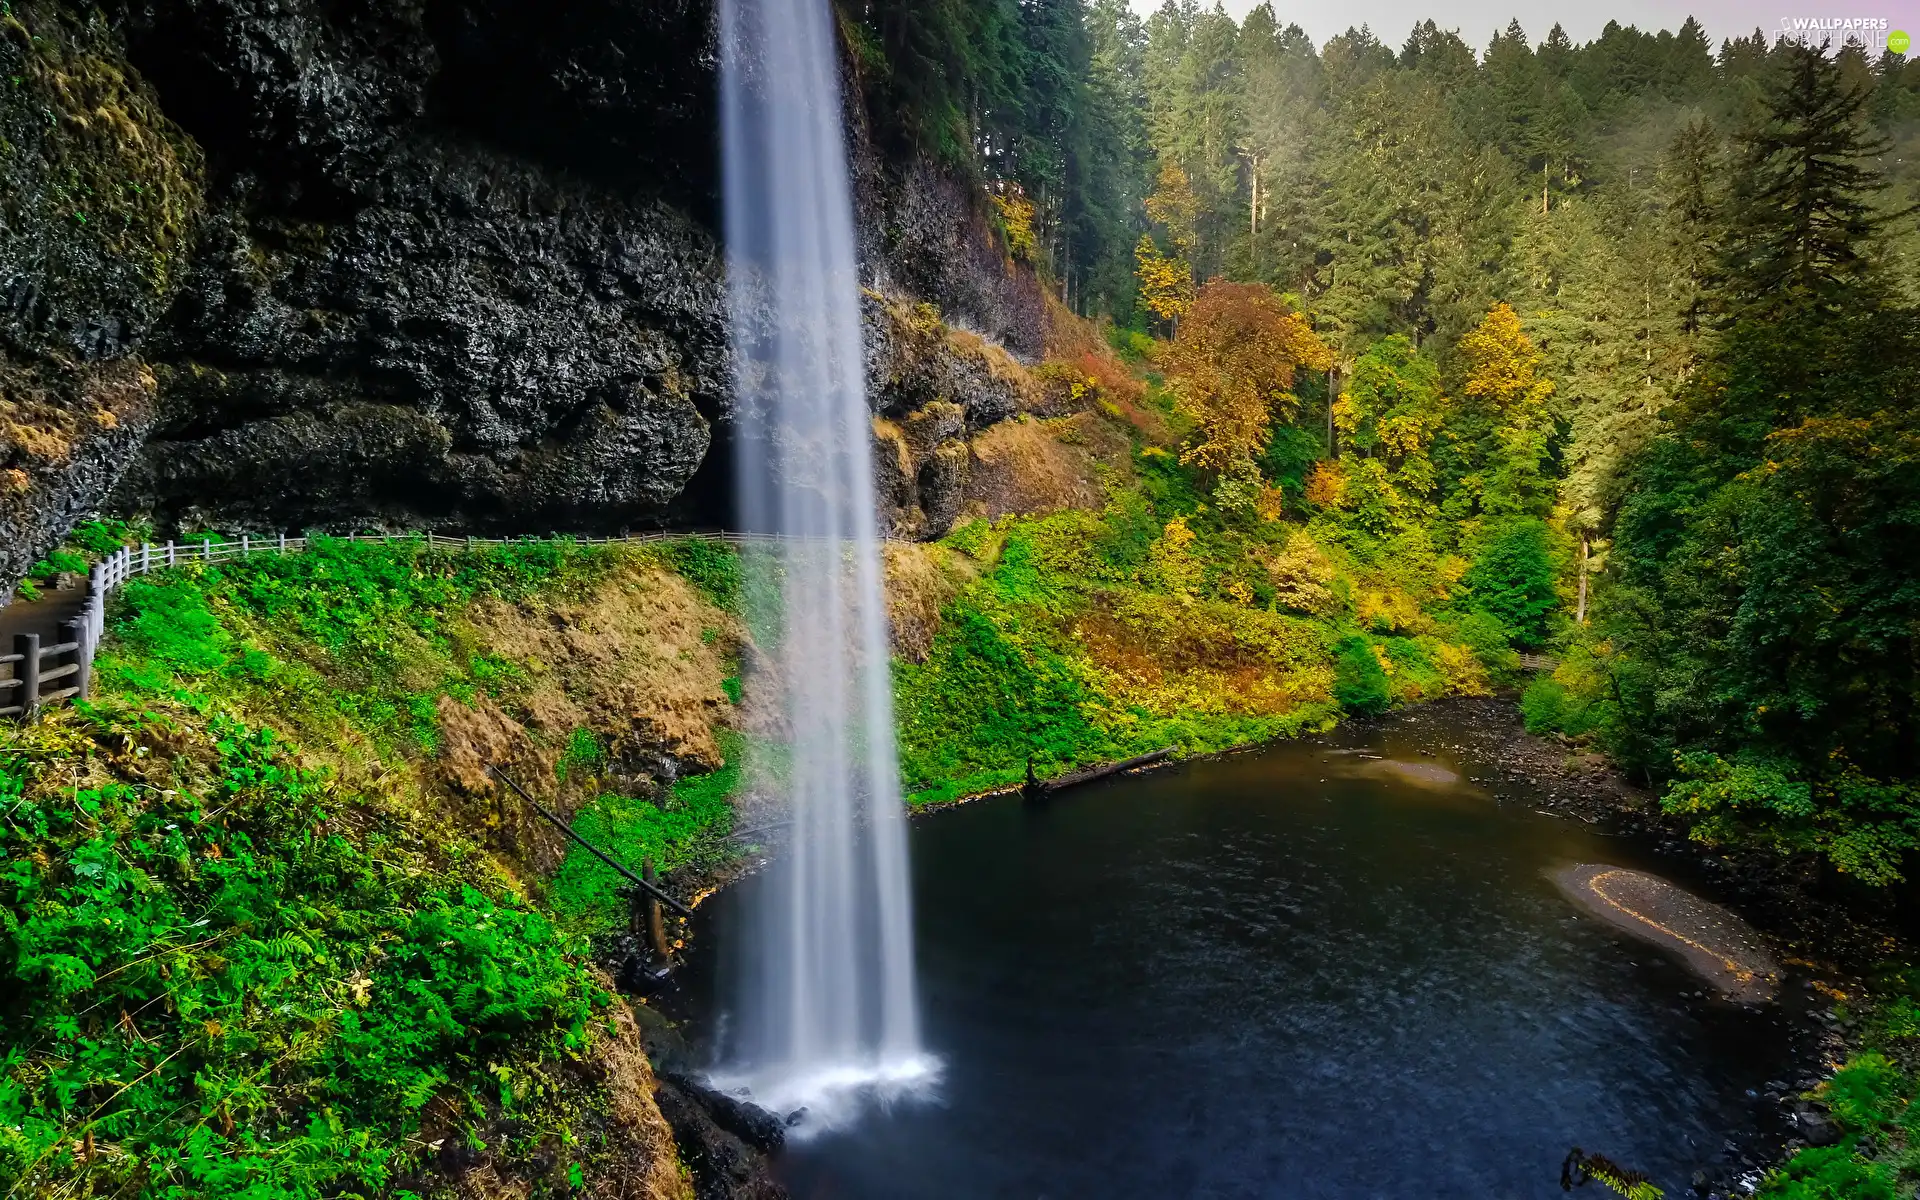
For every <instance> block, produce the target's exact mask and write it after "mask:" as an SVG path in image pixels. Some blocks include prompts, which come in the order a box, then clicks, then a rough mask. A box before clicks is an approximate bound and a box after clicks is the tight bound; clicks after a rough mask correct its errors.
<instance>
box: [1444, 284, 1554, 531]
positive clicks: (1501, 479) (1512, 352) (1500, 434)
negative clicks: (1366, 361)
mask: <svg viewBox="0 0 1920 1200" xmlns="http://www.w3.org/2000/svg"><path fill="white" fill-rule="evenodd" d="M1460 357H1461V359H1462V361H1464V362H1465V363H1466V367H1467V379H1466V388H1465V391H1466V394H1467V395H1468V396H1469V397H1471V398H1472V399H1475V400H1478V401H1479V402H1480V403H1482V404H1485V405H1486V406H1487V407H1488V408H1489V409H1490V410H1491V416H1492V418H1493V426H1494V429H1493V436H1494V442H1495V447H1494V450H1495V452H1494V453H1493V454H1492V455H1490V457H1489V460H1488V462H1487V464H1486V465H1487V475H1486V480H1485V484H1484V487H1483V490H1482V493H1481V503H1482V505H1483V506H1484V507H1485V508H1486V510H1487V511H1488V512H1493V513H1528V512H1533V513H1537V512H1540V511H1542V510H1543V507H1544V506H1545V505H1546V504H1547V503H1548V489H1547V486H1546V483H1545V481H1544V479H1543V478H1542V477H1541V473H1540V464H1541V462H1542V461H1543V460H1544V459H1545V458H1546V456H1547V426H1548V413H1547V401H1548V400H1549V399H1550V398H1551V397H1552V396H1553V381H1552V380H1550V379H1547V378H1545V377H1543V376H1542V375H1541V374H1540V353H1539V351H1538V350H1536V349H1534V345H1533V339H1531V338H1529V337H1528V336H1527V335H1526V331H1525V330H1523V329H1521V328H1520V316H1519V314H1518V313H1516V312H1514V311H1513V309H1512V308H1511V307H1510V306H1508V305H1506V304H1496V305H1495V306H1494V308H1493V311H1492V312H1489V313H1488V314H1487V316H1486V319H1485V320H1483V321H1481V322H1480V324H1479V326H1478V327H1477V328H1475V329H1474V330H1473V332H1471V333H1469V334H1467V336H1465V337H1463V338H1461V339H1460Z"/></svg>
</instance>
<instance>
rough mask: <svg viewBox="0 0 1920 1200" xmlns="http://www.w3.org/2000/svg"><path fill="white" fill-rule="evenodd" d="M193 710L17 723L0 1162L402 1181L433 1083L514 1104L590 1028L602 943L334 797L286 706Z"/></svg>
mask: <svg viewBox="0 0 1920 1200" xmlns="http://www.w3.org/2000/svg"><path fill="white" fill-rule="evenodd" d="M194 720H197V719H196V718H192V717H191V716H190V715H188V714H184V713H176V716H173V717H160V716H156V715H154V714H153V713H151V712H144V711H142V710H141V709H140V708H138V707H120V706H115V705H112V704H109V705H107V706H104V707H99V708H95V707H91V706H89V707H85V708H82V709H79V710H77V711H74V712H71V713H68V714H64V715H63V716H62V717H59V718H56V719H54V720H52V721H51V722H50V723H49V724H47V725H43V726H42V727H40V728H39V729H38V730H36V731H34V733H33V736H35V737H40V738H59V739H61V740H60V741H57V742H54V743H52V745H54V746H56V747H57V751H58V752H57V754H54V755H49V754H48V753H47V752H46V751H45V750H44V749H26V750H23V749H19V748H8V747H0V797H4V803H5V805H6V809H7V812H8V816H9V819H8V820H7V821H6V822H4V823H0V847H4V849H5V851H6V858H7V861H8V864H9V865H8V869H7V871H6V873H5V874H4V876H0V974H3V975H4V976H5V977H6V978H8V979H9V980H11V981H12V984H11V986H10V987H9V988H8V989H6V990H5V991H4V993H0V996H4V998H0V1017H4V1029H5V1035H4V1039H5V1057H4V1059H3V1060H0V1177H4V1178H7V1179H10V1180H14V1181H16V1182H20V1183H26V1184H27V1186H28V1187H29V1188H30V1189H32V1190H33V1193H34V1194H58V1193H60V1192H63V1191H73V1192H75V1193H76V1194H80V1192H81V1187H82V1181H83V1180H84V1181H85V1185H84V1186H85V1190H86V1191H87V1192H92V1193H95V1194H122V1195H130V1196H136V1195H137V1196H143V1197H153V1198H154V1200H160V1198H162V1197H178V1198H181V1200H185V1198H188V1197H209V1198H210V1197H215V1196H223V1197H224V1196H245V1197H249V1198H254V1200H319V1197H322V1196H340V1195H349V1194H366V1193H370V1192H379V1191H385V1190H387V1189H388V1188H390V1187H391V1185H392V1182H393V1180H394V1179H395V1178H396V1177H397V1176H399V1175H400V1174H402V1173H404V1172H406V1171H407V1170H409V1169H411V1167H413V1166H415V1165H418V1164H419V1162H420V1160H421V1156H422V1155H427V1154H431V1150H430V1149H428V1148H426V1147H424V1146H422V1145H421V1143H420V1142H419V1141H418V1139H417V1138H416V1137H415V1136H414V1135H415V1134H416V1132H417V1131H418V1130H419V1129H420V1128H421V1125H422V1121H423V1119H424V1116H425V1112H426V1109H427V1106H428V1105H429V1103H430V1102H433V1101H435V1100H436V1099H440V1100H441V1101H442V1104H443V1107H444V1110H445V1112H446V1113H449V1114H452V1115H453V1117H454V1120H455V1122H456V1127H458V1126H459V1125H460V1124H464V1123H465V1122H467V1121H470V1120H473V1119H474V1118H476V1117H482V1118H484V1116H485V1114H486V1112H487V1111H488V1107H489V1106H490V1105H494V1104H498V1105H500V1106H502V1107H507V1106H512V1105H515V1104H517V1103H518V1098H517V1097H515V1096H514V1095H513V1094H511V1093H504V1094H503V1093H502V1092H501V1088H500V1084H499V1079H500V1077H501V1072H508V1073H512V1072H514V1071H526V1070H531V1069H533V1068H534V1066H535V1064H536V1063H537V1060H540V1059H543V1058H552V1057H555V1056H560V1055H564V1054H567V1053H570V1052H578V1050H579V1049H581V1048H582V1047H583V1046H584V1045H585V1044H586V1042H587V1039H588V1037H589V1034H590V1025H591V1022H592V1021H593V1019H594V1013H595V1011H596V1009H597V1008H598V1007H599V1006H600V1005H601V1004H603V1003H604V1002H605V1001H606V999H607V997H606V995H605V994H604V993H603V992H601V991H600V990H599V989H598V988H597V987H596V986H595V985H594V983H593V980H592V977H591V975H590V974H589V971H588V967H587V965H586V963H585V961H584V958H583V956H582V951H583V950H584V947H583V946H581V945H580V944H578V943H577V942H575V941H573V940H571V939H569V938H566V937H563V936H561V935H560V934H559V933H558V932H557V931H556V930H555V928H554V927H553V926H552V925H551V924H550V923H549V922H548V921H547V920H546V919H545V918H544V917H542V916H541V915H539V914H538V913H536V912H534V911H532V910H530V909H528V908H527V907H526V906H525V905H524V904H521V903H519V902H516V901H513V900H511V899H508V898H506V897H504V896H501V895H498V894H489V892H488V891H486V890H483V889H482V885H481V883H480V881H479V880H478V879H476V878H463V877H462V876H460V875H459V874H456V873H454V872H452V871H450V870H449V869H448V868H447V867H446V866H445V865H435V859H434V858H433V857H429V856H428V855H426V854H424V853H423V852H422V851H423V847H422V845H421V842H420V839H418V838H416V837H413V836H412V835H411V834H410V833H409V832H408V831H407V830H405V829H403V828H398V827H394V826H390V825H388V824H386V823H385V822H384V821H382V820H381V819H380V818H377V817H375V816H373V815H372V814H371V813H370V812H368V811H365V810H357V809H356V810H354V811H352V812H350V813H349V814H345V815H346V816H347V819H346V820H341V819H340V818H341V817H342V815H343V814H342V813H341V812H340V811H339V810H340V809H341V808H342V807H343V806H344V807H346V808H349V809H353V808H354V806H353V804H352V802H351V800H350V799H348V798H344V797H340V796H337V795H336V794H335V785H334V783H333V781H331V780H330V779H329V778H328V777H327V776H326V775H324V774H322V773H319V772H315V771H311V770H306V769H303V768H301V767H300V766H299V765H298V764H297V763H296V762H295V761H294V759H293V756H292V754H291V753H290V752H289V748H288V747H287V746H285V745H284V744H283V743H282V742H281V741H280V740H279V739H278V738H276V737H275V736H274V735H273V734H272V733H271V732H270V731H268V730H264V729H251V728H248V727H246V726H243V725H240V724H237V723H235V722H232V721H228V720H224V719H220V718H215V719H213V720H212V721H211V722H210V723H209V724H208V725H207V727H206V729H205V730H204V731H202V730H201V729H200V728H198V727H197V726H196V725H195V724H193V723H192V722H193V721H194ZM159 745H165V746H167V747H169V753H168V754H167V755H166V756H164V757H163V756H159V755H149V754H147V753H146V751H147V748H148V747H150V746H159ZM79 753H85V754H87V755H88V756H89V757H90V758H91V759H93V761H94V762H95V763H96V771H95V773H94V776H93V779H92V781H91V784H90V786H86V787H81V788H75V787H73V786H72V785H71V784H69V783H67V782H65V780H66V779H67V773H66V771H65V770H64V769H63V768H62V767H61V766H60V763H61V761H62V757H63V756H65V755H70V754H79ZM101 764H110V769H109V770H108V771H107V776H108V778H107V779H106V781H104V782H103V781H102V780H101V771H100V770H99V767H100V765H101ZM439 849H440V851H441V857H440V858H439V862H441V863H442V864H444V863H445V862H447V861H449V857H448V856H446V852H447V851H450V850H453V849H455V848H454V847H451V846H447V845H445V844H444V842H442V844H441V846H440V847H439ZM516 1111H517V1112H520V1111H521V1110H518V1109H516ZM521 1115H523V1116H524V1117H527V1118H530V1119H531V1127H532V1128H533V1129H535V1130H544V1131H545V1132H544V1134H543V1135H542V1136H551V1137H559V1136H562V1135H563V1133H564V1130H563V1129H559V1128H556V1127H555V1126H553V1124H552V1123H551V1121H550V1120H548V1118H547V1117H544V1116H541V1115H539V1114H536V1113H532V1112H522V1113H521ZM83 1134H84V1135H85V1137H86V1145H87V1146H88V1147H99V1152H98V1153H97V1154H93V1155H88V1154H86V1153H84V1152H83V1149H82V1138H83Z"/></svg>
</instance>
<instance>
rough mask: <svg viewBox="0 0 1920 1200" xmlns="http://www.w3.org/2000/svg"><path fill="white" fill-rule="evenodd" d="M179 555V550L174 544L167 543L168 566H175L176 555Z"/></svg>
mask: <svg viewBox="0 0 1920 1200" xmlns="http://www.w3.org/2000/svg"><path fill="white" fill-rule="evenodd" d="M177 553H178V550H177V548H176V547H175V546H174V544H173V543H172V542H171V541H169V542H168V543H167V565H168V566H172V565H173V564H174V561H175V555H176V554H177Z"/></svg>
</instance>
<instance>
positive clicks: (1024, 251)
mask: <svg viewBox="0 0 1920 1200" xmlns="http://www.w3.org/2000/svg"><path fill="white" fill-rule="evenodd" d="M987 198H988V199H989V200H992V201H993V207H994V209H995V210H996V211H997V212H999V214H1000V227H1001V228H1002V229H1004V230H1005V231H1006V235H1007V252H1008V253H1009V254H1011V255H1013V257H1015V258H1017V259H1019V260H1021V261H1022V262H1033V261H1034V255H1035V254H1036V253H1038V252H1039V248H1040V242H1039V239H1038V238H1037V237H1036V236H1035V235H1034V232H1033V216H1034V212H1035V209H1034V206H1033V201H1031V200H1029V199H1027V194H1026V192H1025V191H1024V190H1023V189H1022V188H1021V187H1020V185H1019V184H1017V183H1002V184H999V185H997V186H995V187H990V188H989V189H988V190H987Z"/></svg>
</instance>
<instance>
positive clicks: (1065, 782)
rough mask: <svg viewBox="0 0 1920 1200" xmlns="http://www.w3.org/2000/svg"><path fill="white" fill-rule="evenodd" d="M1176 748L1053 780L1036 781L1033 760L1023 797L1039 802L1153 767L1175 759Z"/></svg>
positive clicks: (1072, 773)
mask: <svg viewBox="0 0 1920 1200" xmlns="http://www.w3.org/2000/svg"><path fill="white" fill-rule="evenodd" d="M1175 749H1176V747H1173V746H1168V747H1167V748H1166V749H1164V750H1155V751H1154V752H1153V753H1152V754H1142V755H1140V756H1139V757H1137V758H1128V759H1123V760H1121V761H1120V762H1116V763H1105V764H1103V765H1101V766H1098V767H1088V768H1087V769H1086V770H1084V771H1072V772H1069V773H1068V774H1065V775H1056V776H1055V777H1053V778H1052V779H1044V780H1043V779H1035V778H1034V776H1033V760H1031V759H1029V760H1027V782H1026V785H1025V786H1024V787H1022V788H1021V789H1020V793H1021V795H1023V796H1025V797H1026V798H1027V799H1029V800H1038V799H1041V798H1043V797H1046V796H1051V795H1052V794H1053V793H1055V792H1058V791H1061V790H1063V789H1065V788H1070V787H1079V786H1080V785H1081V784H1083V783H1092V782H1093V781H1094V780H1096V779H1105V778H1106V777H1107V776H1109V775H1119V774H1122V773H1123V772H1126V771H1134V770H1138V769H1139V768H1141V767H1151V766H1153V765H1154V764H1155V763H1163V762H1166V761H1167V760H1168V759H1170V758H1172V757H1173V752H1174V750H1175Z"/></svg>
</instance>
